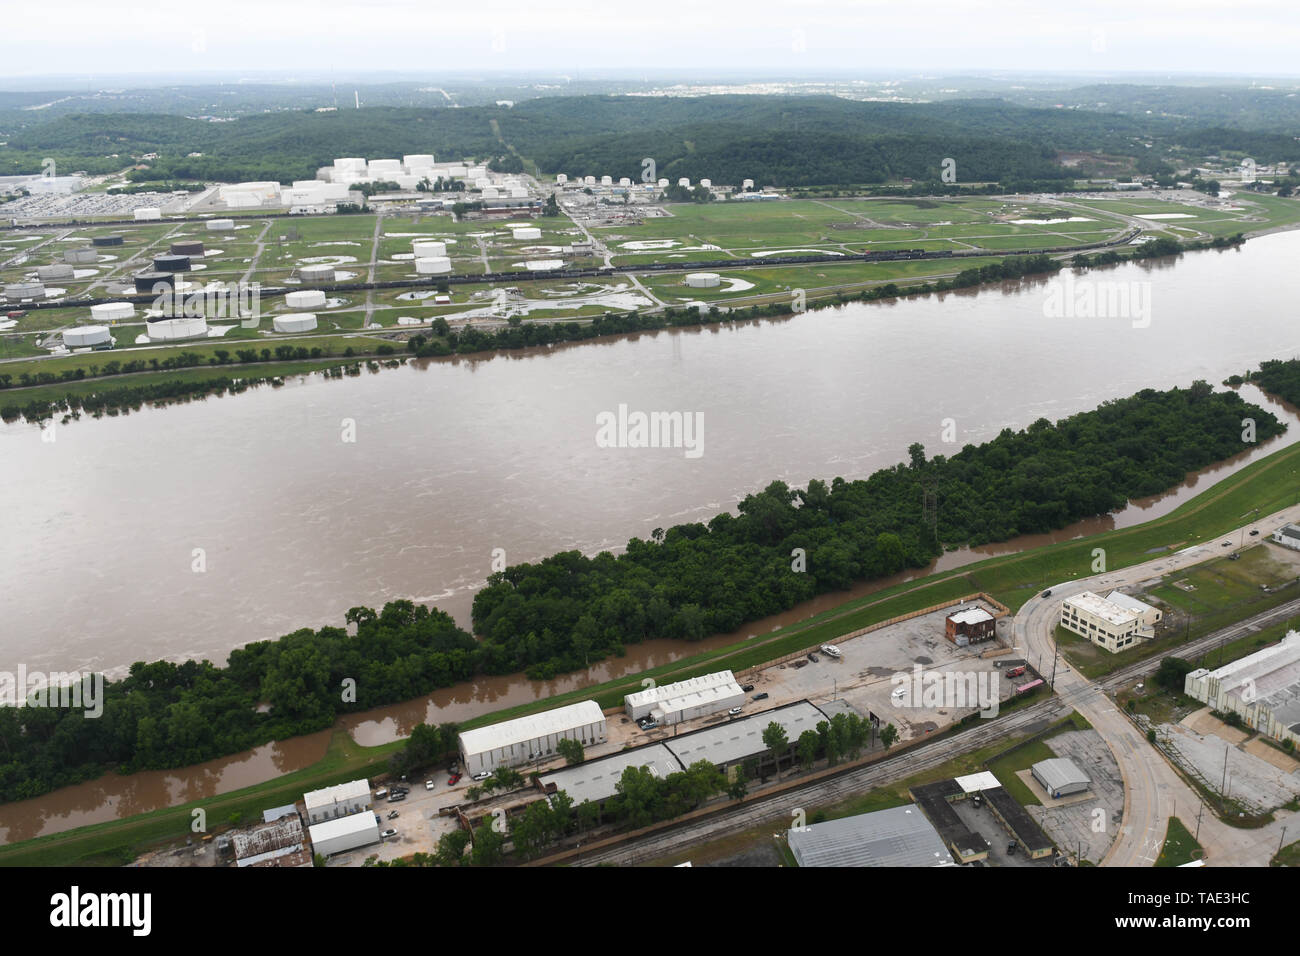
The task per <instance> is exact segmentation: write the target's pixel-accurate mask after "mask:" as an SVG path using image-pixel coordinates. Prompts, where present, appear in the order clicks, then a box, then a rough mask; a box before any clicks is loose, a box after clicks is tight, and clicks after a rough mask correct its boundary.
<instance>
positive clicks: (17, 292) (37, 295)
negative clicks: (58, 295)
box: [5, 281, 45, 302]
mask: <svg viewBox="0 0 1300 956" xmlns="http://www.w3.org/2000/svg"><path fill="white" fill-rule="evenodd" d="M5 298H6V299H8V300H9V301H10V302H18V301H20V300H22V299H43V298H45V285H44V284H43V283H40V282H30V281H28V282H11V283H9V285H7V286H5Z"/></svg>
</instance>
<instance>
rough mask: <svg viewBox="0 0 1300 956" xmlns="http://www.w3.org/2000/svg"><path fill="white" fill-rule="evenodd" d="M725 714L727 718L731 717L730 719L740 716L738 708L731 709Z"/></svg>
mask: <svg viewBox="0 0 1300 956" xmlns="http://www.w3.org/2000/svg"><path fill="white" fill-rule="evenodd" d="M727 714H728V716H731V717H737V716H739V715H740V708H739V707H733V708H731V710H729V711H727Z"/></svg>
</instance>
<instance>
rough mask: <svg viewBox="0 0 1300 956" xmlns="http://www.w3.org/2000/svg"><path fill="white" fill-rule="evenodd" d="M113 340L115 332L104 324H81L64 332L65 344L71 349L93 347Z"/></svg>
mask: <svg viewBox="0 0 1300 956" xmlns="http://www.w3.org/2000/svg"><path fill="white" fill-rule="evenodd" d="M111 341H113V333H112V332H110V331H109V330H108V329H107V328H106V327H104V326H102V325H81V326H78V327H77V328H75V329H67V330H66V331H65V332H64V333H63V344H64V345H66V346H67V347H68V348H70V349H84V348H93V347H94V346H96V345H104V344H105V343H107V342H111Z"/></svg>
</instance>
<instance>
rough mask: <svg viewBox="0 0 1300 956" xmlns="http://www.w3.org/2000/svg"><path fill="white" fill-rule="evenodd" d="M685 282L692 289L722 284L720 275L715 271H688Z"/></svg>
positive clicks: (714, 287) (715, 286)
mask: <svg viewBox="0 0 1300 956" xmlns="http://www.w3.org/2000/svg"><path fill="white" fill-rule="evenodd" d="M686 284H687V285H688V286H690V287H691V288H692V289H716V288H717V287H718V286H720V285H722V276H720V275H718V274H717V273H716V272H688V273H687V274H686Z"/></svg>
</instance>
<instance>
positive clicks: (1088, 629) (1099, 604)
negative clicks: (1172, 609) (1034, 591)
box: [1061, 591, 1163, 654]
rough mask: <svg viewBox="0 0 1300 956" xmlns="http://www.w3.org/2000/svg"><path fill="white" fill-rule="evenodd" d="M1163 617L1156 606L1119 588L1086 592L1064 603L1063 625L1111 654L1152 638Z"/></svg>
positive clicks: (1062, 609)
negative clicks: (1099, 592) (1105, 593)
mask: <svg viewBox="0 0 1300 956" xmlns="http://www.w3.org/2000/svg"><path fill="white" fill-rule="evenodd" d="M1162 617H1163V615H1162V614H1161V612H1160V611H1159V610H1157V609H1156V608H1153V607H1151V606H1150V605H1149V604H1144V603H1143V602H1141V601H1139V600H1137V599H1136V598H1132V597H1129V596H1128V595H1127V594H1123V593H1122V592H1120V591H1111V592H1110V594H1109V595H1107V596H1106V597H1102V596H1101V595H1100V594H1096V593H1094V592H1092V591H1084V592H1083V593H1082V594H1078V595H1075V596H1074V597H1070V598H1066V599H1065V600H1064V601H1063V602H1061V626H1062V627H1064V628H1065V629H1066V630H1069V631H1073V632H1074V633H1075V634H1079V635H1082V636H1083V637H1086V638H1088V640H1090V641H1092V643H1094V644H1096V645H1097V646H1098V647H1104V648H1105V649H1106V650H1108V651H1110V652H1111V653H1112V654H1117V653H1119V652H1120V651H1122V650H1124V649H1125V648H1128V647H1131V646H1132V645H1133V644H1135V643H1136V642H1137V641H1138V640H1150V639H1151V638H1152V637H1154V636H1155V625H1156V624H1157V623H1159V621H1160V619H1161V618H1162Z"/></svg>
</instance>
